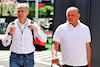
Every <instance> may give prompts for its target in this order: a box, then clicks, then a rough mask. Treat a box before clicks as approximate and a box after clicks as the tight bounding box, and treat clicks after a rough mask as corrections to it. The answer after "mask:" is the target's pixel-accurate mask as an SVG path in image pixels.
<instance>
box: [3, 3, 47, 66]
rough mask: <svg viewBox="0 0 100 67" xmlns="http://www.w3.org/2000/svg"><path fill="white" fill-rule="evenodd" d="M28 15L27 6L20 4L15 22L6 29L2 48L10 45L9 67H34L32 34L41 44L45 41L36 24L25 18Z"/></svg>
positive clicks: (43, 34) (44, 36) (45, 37)
mask: <svg viewBox="0 0 100 67" xmlns="http://www.w3.org/2000/svg"><path fill="white" fill-rule="evenodd" d="M28 14H29V6H28V5H27V4H25V3H20V4H19V5H18V6H17V17H18V19H16V20H15V21H13V22H12V23H10V24H9V25H8V27H7V30H6V33H5V37H4V38H3V40H2V43H3V45H4V46H8V45H10V43H11V41H12V44H11V47H10V50H11V55H10V67H33V66H34V51H35V47H34V45H33V34H32V32H31V30H33V31H34V35H35V36H36V37H37V38H38V39H39V40H40V41H42V42H46V41H47V36H46V34H45V33H43V31H42V30H41V29H40V27H39V26H38V24H37V23H36V22H34V24H31V22H32V21H31V20H30V19H28V18H27V16H28Z"/></svg>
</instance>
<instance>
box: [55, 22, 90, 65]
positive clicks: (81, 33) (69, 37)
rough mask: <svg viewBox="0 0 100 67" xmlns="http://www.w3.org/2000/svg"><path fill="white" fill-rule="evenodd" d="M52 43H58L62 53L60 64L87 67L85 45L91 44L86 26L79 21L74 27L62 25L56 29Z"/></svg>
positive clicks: (66, 24)
mask: <svg viewBox="0 0 100 67" xmlns="http://www.w3.org/2000/svg"><path fill="white" fill-rule="evenodd" d="M53 41H56V42H59V43H60V45H61V51H62V64H63V65H64V64H67V65H72V66H83V65H87V64H88V63H87V51H86V43H87V42H91V37H90V30H89V28H88V26H86V25H84V24H83V23H81V22H80V21H79V22H78V25H77V26H76V27H73V26H72V25H71V24H69V23H68V21H67V23H64V24H62V25H60V26H58V28H57V29H56V31H55V33H54V36H53Z"/></svg>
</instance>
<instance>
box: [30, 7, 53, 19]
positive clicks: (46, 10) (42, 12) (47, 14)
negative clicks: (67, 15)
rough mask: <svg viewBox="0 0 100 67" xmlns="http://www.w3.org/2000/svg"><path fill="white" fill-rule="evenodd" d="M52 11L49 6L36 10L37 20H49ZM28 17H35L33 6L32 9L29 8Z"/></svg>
mask: <svg viewBox="0 0 100 67" xmlns="http://www.w3.org/2000/svg"><path fill="white" fill-rule="evenodd" d="M53 10H54V7H51V6H49V5H45V6H44V7H43V8H39V9H38V17H39V18H45V17H46V18H49V17H52V16H53ZM29 12H30V13H29V17H30V18H33V17H35V6H34V5H32V7H29Z"/></svg>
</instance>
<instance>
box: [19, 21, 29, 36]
mask: <svg viewBox="0 0 100 67" xmlns="http://www.w3.org/2000/svg"><path fill="white" fill-rule="evenodd" d="M26 22H27V21H26ZM27 24H28V22H27V23H26V24H25V26H24V29H23V30H22V29H21V27H20V25H19V23H18V27H19V29H20V31H21V33H22V34H23V31H24V30H25V28H26V26H27Z"/></svg>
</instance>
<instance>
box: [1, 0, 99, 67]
mask: <svg viewBox="0 0 100 67" xmlns="http://www.w3.org/2000/svg"><path fill="white" fill-rule="evenodd" d="M19 3H27V4H28V5H29V6H30V7H29V11H30V14H29V16H28V18H30V19H32V20H34V21H36V22H37V23H38V24H39V26H40V27H41V29H42V30H43V31H44V32H45V33H46V34H47V36H48V41H47V42H46V43H45V46H36V47H39V48H41V49H40V50H38V49H37V51H40V52H41V51H49V52H50V51H51V46H52V36H53V33H54V31H55V29H56V28H57V26H58V25H60V24H62V23H65V21H66V20H67V19H66V9H67V8H68V7H70V6H75V7H78V8H79V10H80V14H81V17H80V20H81V22H82V23H84V24H86V25H88V26H89V28H90V31H91V38H92V42H91V48H92V61H91V65H92V67H99V63H100V53H99V51H100V41H99V40H100V20H99V18H100V7H99V6H100V4H99V3H100V1H99V0H0V51H2V50H8V49H9V47H10V46H8V47H6V48H5V47H3V46H2V43H1V40H2V38H3V37H4V33H5V31H6V27H7V25H8V24H9V22H11V21H13V20H14V19H16V18H17V16H16V8H15V7H16V6H17V5H18V4H19ZM59 51H60V48H59ZM60 53H61V52H60ZM41 55H42V54H41ZM50 56H51V55H50ZM45 57H46V56H45ZM50 60H51V59H49V61H50ZM46 61H47V60H46ZM37 67H38V66H37ZM44 67H45V66H44ZM48 67H50V64H49V66H48Z"/></svg>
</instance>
